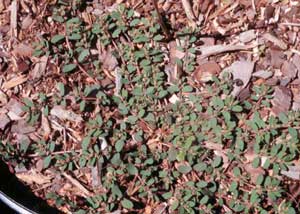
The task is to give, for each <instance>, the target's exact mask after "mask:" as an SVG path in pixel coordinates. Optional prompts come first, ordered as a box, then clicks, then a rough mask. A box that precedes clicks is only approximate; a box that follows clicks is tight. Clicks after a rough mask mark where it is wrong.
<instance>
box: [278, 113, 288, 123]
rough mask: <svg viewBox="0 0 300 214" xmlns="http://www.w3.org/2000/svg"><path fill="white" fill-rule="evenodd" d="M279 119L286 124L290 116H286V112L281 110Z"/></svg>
mask: <svg viewBox="0 0 300 214" xmlns="http://www.w3.org/2000/svg"><path fill="white" fill-rule="evenodd" d="M278 119H279V120H280V121H281V122H282V123H283V124H286V123H288V122H289V118H288V117H287V116H286V114H284V113H282V112H280V113H279V115H278Z"/></svg>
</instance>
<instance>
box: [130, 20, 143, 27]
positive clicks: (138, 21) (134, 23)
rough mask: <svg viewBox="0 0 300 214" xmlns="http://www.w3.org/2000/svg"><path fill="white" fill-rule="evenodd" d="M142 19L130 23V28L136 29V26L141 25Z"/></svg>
mask: <svg viewBox="0 0 300 214" xmlns="http://www.w3.org/2000/svg"><path fill="white" fill-rule="evenodd" d="M140 21H141V20H140V19H138V18H136V19H133V20H132V21H131V22H130V24H129V25H130V27H134V26H136V25H138V24H139V23H140Z"/></svg>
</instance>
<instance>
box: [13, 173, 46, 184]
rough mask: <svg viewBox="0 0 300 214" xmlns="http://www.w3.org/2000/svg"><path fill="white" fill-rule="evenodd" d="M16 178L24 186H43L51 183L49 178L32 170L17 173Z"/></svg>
mask: <svg viewBox="0 0 300 214" xmlns="http://www.w3.org/2000/svg"><path fill="white" fill-rule="evenodd" d="M16 176H17V178H18V179H20V180H21V181H23V182H25V183H26V184H30V185H32V184H38V185H43V184H47V183H50V182H51V177H49V176H46V175H43V174H41V173H37V172H36V171H34V170H30V171H27V172H25V173H17V174H16Z"/></svg>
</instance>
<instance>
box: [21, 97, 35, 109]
mask: <svg viewBox="0 0 300 214" xmlns="http://www.w3.org/2000/svg"><path fill="white" fill-rule="evenodd" d="M23 102H24V103H25V105H26V106H28V107H29V108H32V107H34V104H33V102H32V101H31V100H30V99H28V98H26V97H25V98H23Z"/></svg>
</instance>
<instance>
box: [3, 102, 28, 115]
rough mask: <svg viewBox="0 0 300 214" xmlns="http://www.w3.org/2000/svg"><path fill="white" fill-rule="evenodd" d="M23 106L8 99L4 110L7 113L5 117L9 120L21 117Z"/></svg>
mask: <svg viewBox="0 0 300 214" xmlns="http://www.w3.org/2000/svg"><path fill="white" fill-rule="evenodd" d="M22 107H23V104H22V103H20V102H18V101H17V100H16V99H10V100H9V102H8V103H7V104H6V105H5V108H6V109H7V110H8V111H9V112H8V113H7V115H8V116H9V117H10V119H11V120H18V119H20V118H21V116H23V114H24V111H23V109H22Z"/></svg>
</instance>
